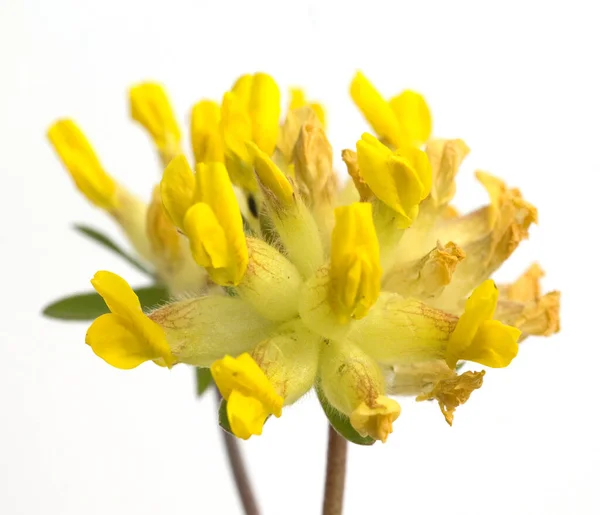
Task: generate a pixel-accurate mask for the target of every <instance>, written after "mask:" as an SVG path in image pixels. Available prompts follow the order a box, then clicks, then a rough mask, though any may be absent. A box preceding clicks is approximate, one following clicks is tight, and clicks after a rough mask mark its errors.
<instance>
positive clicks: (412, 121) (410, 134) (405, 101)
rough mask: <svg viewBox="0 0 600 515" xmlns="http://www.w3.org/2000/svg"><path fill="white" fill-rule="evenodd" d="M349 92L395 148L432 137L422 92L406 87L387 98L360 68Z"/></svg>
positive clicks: (382, 135) (368, 118)
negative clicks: (406, 88)
mask: <svg viewBox="0 0 600 515" xmlns="http://www.w3.org/2000/svg"><path fill="white" fill-rule="evenodd" d="M350 95H351V96H352V100H354V103H355V104H356V105H357V107H358V108H359V109H360V110H361V112H362V113H363V115H364V117H365V118H366V119H367V121H368V122H369V124H371V127H373V130H374V131H375V132H376V133H377V134H378V135H379V136H380V137H381V138H382V139H383V140H385V141H386V142H388V143H390V144H391V145H392V146H394V147H395V148H398V149H403V148H406V147H411V146H420V145H422V144H423V143H425V142H426V141H427V140H428V139H429V136H430V135H431V114H430V112H429V107H428V106H427V103H426V102H425V99H424V98H423V97H422V96H421V95H420V94H419V93H416V92H414V91H410V90H407V91H403V92H402V93H400V94H399V95H397V96H395V97H394V98H392V99H391V100H390V101H389V102H388V101H386V100H385V99H384V98H383V97H382V96H381V94H380V93H379V91H377V90H376V89H375V86H373V84H371V82H370V81H369V80H368V79H367V78H366V77H365V76H364V75H363V74H362V73H361V72H357V73H356V75H355V76H354V79H352V83H351V85H350Z"/></svg>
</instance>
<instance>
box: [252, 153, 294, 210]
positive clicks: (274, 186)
mask: <svg viewBox="0 0 600 515" xmlns="http://www.w3.org/2000/svg"><path fill="white" fill-rule="evenodd" d="M246 148H247V149H248V153H249V154H250V158H251V159H252V163H253V166H254V170H255V171H256V174H257V175H258V178H259V180H260V182H261V183H262V184H263V186H264V187H265V188H266V190H267V191H268V192H269V193H271V194H272V195H274V196H275V198H276V199H277V200H278V201H279V202H280V203H281V204H283V205H285V206H290V205H291V204H292V203H293V200H294V188H292V185H291V184H290V181H288V179H287V178H286V176H285V175H284V174H283V172H282V171H281V170H280V169H279V168H278V167H277V165H276V164H275V163H274V162H273V161H271V159H270V158H269V156H268V155H267V154H265V153H264V152H263V151H262V150H260V148H258V146H257V145H255V144H254V143H252V142H250V141H249V142H247V143H246Z"/></svg>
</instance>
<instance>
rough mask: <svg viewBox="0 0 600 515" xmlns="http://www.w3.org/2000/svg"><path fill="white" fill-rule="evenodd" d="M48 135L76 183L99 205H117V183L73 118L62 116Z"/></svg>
mask: <svg viewBox="0 0 600 515" xmlns="http://www.w3.org/2000/svg"><path fill="white" fill-rule="evenodd" d="M48 139H49V140H50V143H51V144H52V146H53V147H54V150H56V153H57V154H58V156H59V157H60V159H61V161H62V162H63V164H64V166H65V168H66V169H67V170H68V172H69V174H70V175H71V177H72V179H73V180H74V181H75V185H76V186H77V188H78V189H79V191H81V193H83V194H84V195H85V197H86V198H87V199H88V200H89V201H90V202H91V203H92V204H94V205H95V206H98V207H99V208H101V209H106V210H108V211H112V210H113V209H115V208H116V207H117V184H116V183H115V181H114V180H113V179H112V177H111V176H110V175H108V174H107V173H106V172H105V171H104V169H103V168H102V165H101V164H100V161H99V160H98V158H97V157H96V153H95V152H94V149H93V148H92V146H91V145H90V143H89V142H88V140H87V139H86V137H85V135H84V134H83V133H82V132H81V130H80V129H79V127H77V125H76V124H75V122H73V121H72V120H59V121H57V122H55V123H54V124H53V125H52V126H51V127H50V129H48Z"/></svg>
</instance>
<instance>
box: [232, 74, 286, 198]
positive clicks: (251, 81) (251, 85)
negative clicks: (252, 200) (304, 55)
mask: <svg viewBox="0 0 600 515" xmlns="http://www.w3.org/2000/svg"><path fill="white" fill-rule="evenodd" d="M280 112H281V106H280V94H279V87H278V86H277V83H276V82H275V81H274V80H273V78H272V77H271V76H269V75H267V74H266V73H256V74H254V75H243V76H241V77H240V78H239V79H238V80H237V81H236V83H235V84H234V86H233V87H232V88H231V91H229V92H227V93H225V95H224V97H223V103H222V106H221V129H222V132H223V138H224V142H225V157H226V164H227V170H228V171H229V174H230V176H231V180H232V182H233V183H234V184H236V185H237V186H239V187H240V188H243V189H245V190H247V191H251V192H252V191H254V190H255V189H256V182H255V180H254V175H253V173H252V169H251V167H250V164H249V159H250V157H249V155H248V151H247V150H246V143H247V142H248V141H252V142H254V143H256V146H257V147H258V148H259V149H260V150H262V151H263V152H264V153H265V154H267V155H268V156H270V155H271V154H273V152H274V150H275V145H276V144H277V138H278V135H279V115H280Z"/></svg>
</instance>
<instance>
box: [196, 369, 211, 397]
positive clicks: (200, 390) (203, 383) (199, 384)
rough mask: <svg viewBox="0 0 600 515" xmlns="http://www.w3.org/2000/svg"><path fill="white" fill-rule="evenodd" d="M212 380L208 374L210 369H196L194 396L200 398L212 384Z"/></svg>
mask: <svg viewBox="0 0 600 515" xmlns="http://www.w3.org/2000/svg"><path fill="white" fill-rule="evenodd" d="M212 382H213V379H212V375H211V374H210V368H197V367H196V395H197V396H198V397H201V396H202V394H204V392H205V391H206V390H207V389H208V387H209V386H210V385H211V384H212Z"/></svg>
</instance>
